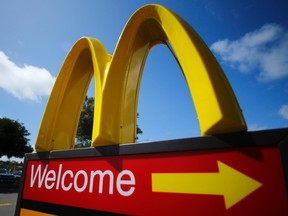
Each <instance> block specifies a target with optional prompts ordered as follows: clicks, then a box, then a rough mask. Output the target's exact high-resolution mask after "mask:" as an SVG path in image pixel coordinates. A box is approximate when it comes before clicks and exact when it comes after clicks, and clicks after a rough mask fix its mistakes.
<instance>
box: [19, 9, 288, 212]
mask: <svg viewBox="0 0 288 216" xmlns="http://www.w3.org/2000/svg"><path fill="white" fill-rule="evenodd" d="M159 43H163V44H166V45H167V46H169V48H170V50H171V52H173V54H174V55H175V57H176V59H177V61H178V62H179V65H180V67H181V69H182V71H183V74H184V76H185V78H186V80H187V85H188V87H189V89H190V92H191V95H192V98H193V101H194V104H195V108H196V112H197V115H198V119H199V124H200V129H201V133H202V135H203V136H202V137H197V138H187V139H179V140H172V141H160V142H152V143H144V144H133V143H134V140H135V133H136V132H135V131H136V115H137V98H138V92H139V88H140V81H141V76H142V72H143V66H144V64H145V59H146V57H147V55H148V53H149V50H150V49H151V48H152V47H153V46H155V45H157V44H159ZM93 76H94V78H95V83H96V84H95V105H94V123H93V134H92V146H91V147H90V148H84V149H75V150H73V147H74V139H75V134H76V129H77V125H78V119H79V116H80V111H81V108H82V104H83V101H84V98H85V95H86V92H87V89H88V86H89V84H90V81H91V78H92V77H93ZM36 151H37V153H32V154H27V155H26V156H25V162H24V170H23V173H24V175H23V178H22V183H21V190H20V193H19V196H18V201H17V207H16V212H15V215H21V216H25V215H29V216H30V215H95V214H96V215H97V214H100V215H106V214H124V215H125V214H127V215H175V214H181V215H190V214H195V215H211V214H214V215H252V214H253V215H272V214H275V215H287V213H288V199H287V196H288V190H287V186H288V129H287V128H283V129H275V130H267V131H258V132H247V127H246V123H245V120H244V117H243V115H242V113H241V109H240V107H239V104H238V102H237V99H236V97H235V95H234V93H233V90H232V88H231V86H230V84H229V82H228V81H227V79H226V77H225V75H224V73H223V71H222V69H221V67H220V66H219V64H218V62H217V61H216V59H215V58H214V57H213V55H212V53H211V52H210V50H209V49H208V48H207V46H206V45H205V43H204V42H203V41H202V40H201V38H200V37H199V36H198V35H197V33H196V32H195V31H194V30H193V29H192V28H191V27H190V26H189V24H187V23H186V22H185V21H184V20H182V19H181V18H180V17H179V16H178V15H176V14H175V13H173V12H172V11H170V10H168V9H167V8H165V7H163V6H160V5H147V6H144V7H142V8H140V9H139V10H137V11H136V12H135V13H134V14H133V15H132V16H131V18H130V19H129V21H128V22H127V24H126V26H125V28H124V30H123V32H122V34H121V37H120V39H119V41H118V44H117V46H116V49H115V51H114V53H113V55H109V54H108V53H107V51H106V49H105V47H104V46H103V45H102V44H101V42H100V41H98V40H97V39H93V38H81V39H80V40H79V41H77V42H76V43H75V45H74V46H73V48H72V49H71V51H70V52H69V54H68V56H67V57H66V59H65V61H64V64H63V66H62V68H61V70H60V72H59V75H58V77H57V80H56V82H55V85H54V88H53V90H52V93H51V95H50V98H49V101H48V103H47V107H46V110H45V113H44V115H43V119H42V122H41V125H40V129H39V133H38V137H37V140H36Z"/></svg>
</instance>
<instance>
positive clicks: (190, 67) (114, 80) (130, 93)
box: [93, 5, 247, 146]
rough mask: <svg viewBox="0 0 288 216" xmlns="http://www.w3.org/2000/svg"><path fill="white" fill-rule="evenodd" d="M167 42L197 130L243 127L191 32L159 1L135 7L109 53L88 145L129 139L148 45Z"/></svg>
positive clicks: (215, 67)
mask: <svg viewBox="0 0 288 216" xmlns="http://www.w3.org/2000/svg"><path fill="white" fill-rule="evenodd" d="M167 41H169V42H170V44H171V47H172V49H173V51H174V52H175V56H176V58H177V59H178V61H179V63H180V66H181V68H182V70H183V73H184V75H185V78H186V80H187V84H188V86H189V89H190V93H191V95H192V97H193V100H194V104H195V108H196V112H197V115H198V119H199V124H200V129H201V133H202V134H203V135H209V134H219V133H227V132H234V131H242V130H247V127H246V123H245V120H244V117H243V115H242V112H241V109H240V107H239V105H238V102H237V99H236V97H235V95H234V92H233V90H232V88H231V87H230V84H229V82H228V81H227V79H226V77H225V75H224V73H223V71H222V69H221V67H220V66H219V64H218V62H217V61H216V59H215V57H214V56H213V54H212V53H211V51H210V50H209V48H207V46H206V45H205V43H204V42H203V41H202V40H201V38H200V37H199V36H198V35H197V33H196V32H195V31H194V30H193V29H192V28H191V26H190V25H189V24H187V23H186V22H185V21H184V20H182V19H181V18H180V17H179V16H177V15H176V14H174V13H173V12H171V11H170V10H168V9H166V8H165V7H163V6H160V5H147V6H144V7H142V8H140V9H139V10H138V11H136V12H135V13H134V14H133V15H132V16H131V18H130V19H129V21H128V23H127V24H126V26H125V28H124V30H123V32H122V34H121V37H120V39H119V41H118V44H117V47H116V49H115V52H114V54H113V58H112V61H111V65H110V68H109V73H108V74H107V79H106V82H105V85H104V89H103V95H102V96H103V101H102V111H103V112H102V113H99V115H98V117H97V119H100V121H98V126H97V125H94V129H96V128H99V129H100V130H99V132H100V133H99V134H96V133H93V145H95V146H96V145H103V144H105V145H107V144H114V143H133V142H134V140H135V133H136V132H135V129H136V115H137V104H138V92H139V88H140V83H141V76H142V72H143V67H144V64H145V60H146V56H147V55H148V53H149V50H150V49H151V48H152V47H153V46H155V45H157V44H159V43H166V42H167Z"/></svg>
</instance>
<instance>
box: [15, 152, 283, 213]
mask: <svg viewBox="0 0 288 216" xmlns="http://www.w3.org/2000/svg"><path fill="white" fill-rule="evenodd" d="M26 167H27V168H26V176H25V182H24V190H23V194H22V199H23V200H26V201H37V202H43V203H49V204H56V205H60V206H68V207H79V208H83V209H90V210H97V211H104V212H112V213H113V212H114V213H120V214H130V215H139V214H140V215H176V214H178V215H184V214H195V215H211V214H213V215H241V216H242V215H247V214H249V215H252V214H255V215H272V214H274V215H287V214H288V202H287V196H286V192H285V190H286V189H285V182H284V175H283V170H282V165H281V160H280V155H279V150H278V148H276V147H261V148H260V147H257V148H255V147H253V148H252V147H246V148H238V149H233V150H231V149H230V150H223V149H222V150H210V151H207V150H205V151H185V152H184V151H183V152H171V153H151V154H138V155H119V156H103V157H93V158H76V159H75V158H74V159H49V160H48V159H47V160H28V161H27V166H26ZM20 213H21V211H20Z"/></svg>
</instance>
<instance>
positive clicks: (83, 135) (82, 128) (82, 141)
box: [75, 96, 143, 148]
mask: <svg viewBox="0 0 288 216" xmlns="http://www.w3.org/2000/svg"><path fill="white" fill-rule="evenodd" d="M93 116H94V98H93V97H87V96H86V98H85V101H84V104H83V108H82V111H81V115H80V119H79V123H78V130H77V134H76V144H75V148H83V147H89V146H91V140H92V130H93ZM138 117H139V114H137V118H138ZM136 132H137V135H138V134H142V133H143V131H142V130H141V129H140V128H139V127H138V125H137V131H136ZM137 139H138V137H136V140H137Z"/></svg>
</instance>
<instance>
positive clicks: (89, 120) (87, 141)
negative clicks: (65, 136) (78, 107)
mask: <svg viewBox="0 0 288 216" xmlns="http://www.w3.org/2000/svg"><path fill="white" fill-rule="evenodd" d="M93 117H94V98H93V97H90V98H89V97H87V96H86V97H85V101H84V104H83V108H82V111H81V115H80V119H79V123H78V130H77V135H76V138H77V141H76V148H79V147H88V146H90V145H91V140H92V130H93Z"/></svg>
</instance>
